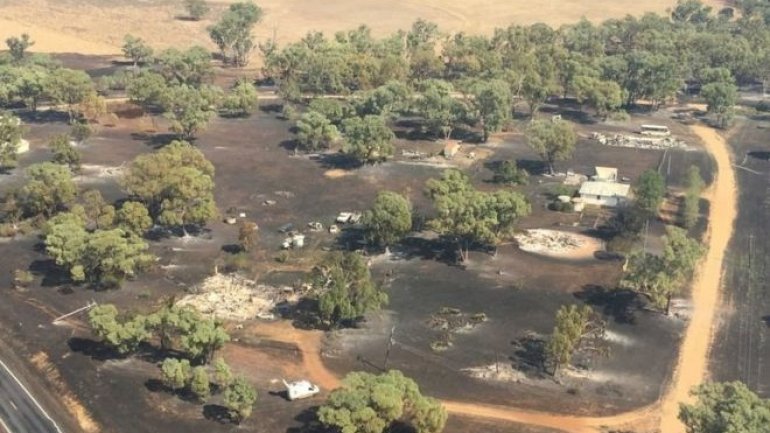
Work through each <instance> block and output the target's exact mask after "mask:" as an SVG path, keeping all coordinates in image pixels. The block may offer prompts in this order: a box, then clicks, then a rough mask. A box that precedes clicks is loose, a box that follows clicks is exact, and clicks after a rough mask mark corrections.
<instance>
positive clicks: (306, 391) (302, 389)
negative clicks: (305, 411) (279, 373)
mask: <svg viewBox="0 0 770 433" xmlns="http://www.w3.org/2000/svg"><path fill="white" fill-rule="evenodd" d="M283 385H284V386H285V387H286V394H287V396H288V397H289V400H300V399H303V398H310V397H312V396H314V395H316V394H318V393H319V392H321V390H320V389H319V388H318V385H314V384H312V383H310V381H307V380H298V381H296V382H286V381H285V380H283Z"/></svg>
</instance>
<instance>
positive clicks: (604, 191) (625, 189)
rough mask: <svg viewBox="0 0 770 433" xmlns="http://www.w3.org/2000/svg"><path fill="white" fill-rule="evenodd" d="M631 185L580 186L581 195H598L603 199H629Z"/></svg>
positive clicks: (594, 182) (590, 182)
mask: <svg viewBox="0 0 770 433" xmlns="http://www.w3.org/2000/svg"><path fill="white" fill-rule="evenodd" d="M630 191H631V185H629V184H627V183H615V182H598V181H588V182H583V185H581V186H580V195H598V196H602V197H628V193H629V192H630Z"/></svg>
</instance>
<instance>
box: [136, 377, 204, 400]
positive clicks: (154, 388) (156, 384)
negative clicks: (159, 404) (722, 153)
mask: <svg viewBox="0 0 770 433" xmlns="http://www.w3.org/2000/svg"><path fill="white" fill-rule="evenodd" d="M144 387H145V388H147V390H148V391H150V392H155V393H165V394H171V395H173V396H175V397H177V398H179V399H180V400H182V401H186V402H195V401H198V397H196V396H195V394H193V393H192V392H191V391H190V390H188V389H174V388H171V387H169V386H167V385H166V384H165V383H163V381H162V380H160V379H147V380H146V381H144Z"/></svg>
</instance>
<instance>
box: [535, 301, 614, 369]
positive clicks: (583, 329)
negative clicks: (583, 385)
mask: <svg viewBox="0 0 770 433" xmlns="http://www.w3.org/2000/svg"><path fill="white" fill-rule="evenodd" d="M603 328H604V322H603V321H602V320H601V318H600V317H598V315H597V314H596V313H595V312H594V311H593V310H592V309H591V307H589V306H588V305H583V306H579V305H575V304H573V305H562V306H561V307H559V310H558V311H557V312H556V325H555V326H554V328H553V333H552V334H551V337H550V338H549V339H548V341H547V343H546V345H545V358H546V362H548V363H549V364H550V365H551V367H552V368H553V373H554V375H555V374H556V373H558V371H559V370H560V369H561V368H562V367H563V366H566V365H569V363H570V362H571V361H572V356H573V354H574V353H575V351H576V350H577V349H578V348H579V347H580V344H581V342H582V341H583V340H584V339H586V338H587V337H589V336H590V335H591V334H592V333H593V334H596V332H597V331H600V332H599V333H601V331H602V330H603Z"/></svg>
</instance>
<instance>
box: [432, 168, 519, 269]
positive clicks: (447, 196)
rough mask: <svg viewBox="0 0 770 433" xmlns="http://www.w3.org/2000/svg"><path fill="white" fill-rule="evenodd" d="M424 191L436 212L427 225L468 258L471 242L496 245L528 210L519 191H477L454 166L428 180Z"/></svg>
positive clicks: (460, 255)
mask: <svg viewBox="0 0 770 433" xmlns="http://www.w3.org/2000/svg"><path fill="white" fill-rule="evenodd" d="M426 193H427V195H428V197H430V198H431V199H432V200H433V205H434V207H435V209H436V213H437V216H436V217H435V218H434V219H433V220H431V221H430V222H429V226H430V227H431V229H433V230H434V231H436V232H437V233H439V234H440V235H442V236H448V237H450V238H451V239H453V240H454V242H455V244H456V245H457V247H458V251H459V257H460V258H461V259H462V260H468V254H469V250H470V247H471V246H472V245H473V244H475V243H478V244H486V245H494V246H496V245H497V244H498V243H499V242H500V240H501V239H503V238H504V237H506V236H509V235H510V234H511V233H512V231H513V229H514V228H515V226H516V223H517V222H518V220H519V218H521V217H523V216H526V215H528V214H529V213H530V211H531V208H530V205H529V202H527V200H526V198H525V197H524V196H523V195H521V194H520V193H518V192H515V191H504V190H501V191H495V192H492V193H487V192H482V191H477V190H476V189H475V188H473V186H472V185H471V183H470V179H469V178H468V176H467V175H465V174H464V173H462V172H461V171H459V170H456V169H450V170H445V171H444V173H443V175H442V177H441V179H430V180H428V183H427V191H426Z"/></svg>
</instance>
